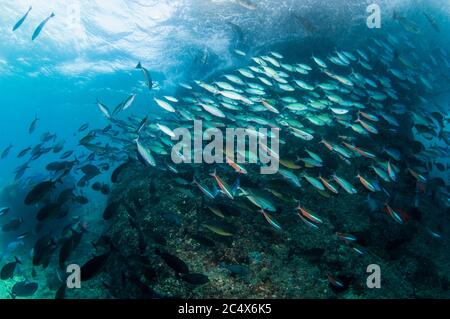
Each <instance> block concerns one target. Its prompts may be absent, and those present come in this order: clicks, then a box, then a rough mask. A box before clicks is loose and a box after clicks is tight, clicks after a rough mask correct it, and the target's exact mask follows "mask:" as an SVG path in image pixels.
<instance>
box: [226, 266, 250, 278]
mask: <svg viewBox="0 0 450 319" xmlns="http://www.w3.org/2000/svg"><path fill="white" fill-rule="evenodd" d="M220 267H222V268H225V269H227V270H228V271H229V272H230V273H231V275H233V276H246V275H248V274H249V273H250V268H249V267H248V266H246V265H239V264H225V263H220Z"/></svg>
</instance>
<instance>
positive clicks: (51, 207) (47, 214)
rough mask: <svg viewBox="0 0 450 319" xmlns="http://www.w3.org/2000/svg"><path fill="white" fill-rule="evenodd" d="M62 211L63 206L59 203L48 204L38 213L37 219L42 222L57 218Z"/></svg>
mask: <svg viewBox="0 0 450 319" xmlns="http://www.w3.org/2000/svg"><path fill="white" fill-rule="evenodd" d="M60 209H61V204H60V203H58V202H56V203H49V204H46V205H45V206H44V207H42V208H41V209H40V210H39V211H38V213H37V215H36V219H37V220H38V221H40V222H42V221H43V220H48V219H52V218H56V217H57V216H58V215H59V212H60Z"/></svg>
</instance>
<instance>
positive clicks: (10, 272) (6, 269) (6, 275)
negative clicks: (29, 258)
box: [0, 257, 22, 280]
mask: <svg viewBox="0 0 450 319" xmlns="http://www.w3.org/2000/svg"><path fill="white" fill-rule="evenodd" d="M14 258H15V260H14V261H13V262H10V263H7V264H6V265H4V266H3V268H2V270H1V272H0V278H1V279H2V280H6V279H10V278H12V277H13V276H14V270H16V266H17V264H22V262H21V261H20V260H19V258H17V257H14Z"/></svg>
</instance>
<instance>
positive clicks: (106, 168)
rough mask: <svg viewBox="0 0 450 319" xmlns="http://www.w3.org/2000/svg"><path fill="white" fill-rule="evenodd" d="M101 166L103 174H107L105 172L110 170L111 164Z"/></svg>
mask: <svg viewBox="0 0 450 319" xmlns="http://www.w3.org/2000/svg"><path fill="white" fill-rule="evenodd" d="M94 155H95V154H94ZM99 166H100V170H101V171H102V172H105V171H107V170H109V164H108V163H101V164H100V165H99Z"/></svg>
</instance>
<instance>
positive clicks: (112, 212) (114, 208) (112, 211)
mask: <svg viewBox="0 0 450 319" xmlns="http://www.w3.org/2000/svg"><path fill="white" fill-rule="evenodd" d="M119 207H120V202H119V201H117V202H112V203H110V204H108V206H106V208H105V210H104V211H103V219H104V220H108V219H111V218H113V217H114V216H116V215H117V213H118V211H119Z"/></svg>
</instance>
